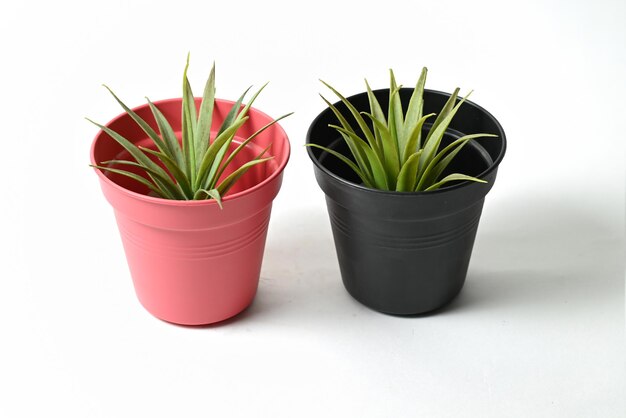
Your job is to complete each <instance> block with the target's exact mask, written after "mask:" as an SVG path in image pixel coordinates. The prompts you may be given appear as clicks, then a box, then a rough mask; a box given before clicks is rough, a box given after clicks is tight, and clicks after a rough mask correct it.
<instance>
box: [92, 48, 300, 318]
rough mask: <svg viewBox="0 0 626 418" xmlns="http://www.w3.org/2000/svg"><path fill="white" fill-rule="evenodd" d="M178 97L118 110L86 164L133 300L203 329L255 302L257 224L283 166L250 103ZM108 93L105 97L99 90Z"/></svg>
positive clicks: (208, 91) (263, 219) (209, 95)
mask: <svg viewBox="0 0 626 418" xmlns="http://www.w3.org/2000/svg"><path fill="white" fill-rule="evenodd" d="M188 66H189V59H187V66H186V67H185V72H184V75H183V97H182V98H179V99H169V100H161V101H156V102H154V103H153V102H151V101H150V100H148V103H147V104H145V105H143V106H139V107H136V108H134V109H130V108H129V107H127V106H126V105H125V104H124V103H122V101H121V100H119V99H118V98H117V96H115V94H113V92H111V94H113V97H115V99H116V100H117V101H118V102H119V104H120V105H121V106H122V108H123V109H124V111H125V113H122V114H121V115H119V116H117V117H116V118H115V119H113V120H112V121H110V122H109V123H107V124H106V125H100V124H97V123H95V122H93V121H91V122H92V123H94V124H96V125H97V126H98V127H99V128H100V131H99V132H98V134H97V135H96V137H95V139H94V141H93V144H92V147H91V163H92V166H93V167H94V168H95V169H96V173H97V174H98V177H99V179H100V185H101V187H102V191H103V193H104V195H105V197H106V199H107V200H108V201H109V203H110V204H111V205H112V206H113V209H114V212H115V218H116V220H117V224H118V227H119V231H120V235H121V237H122V243H123V245H124V250H125V252H126V258H127V261H128V266H129V268H130V272H131V276H132V278H133V284H134V286H135V291H136V293H137V297H138V298H139V301H140V302H141V303H142V305H143V306H144V307H145V308H146V309H147V310H148V311H149V312H150V313H152V314H153V315H154V316H156V317H158V318H160V319H163V320H165V321H168V322H173V323H177V324H185V325H202V324H210V323H214V322H218V321H222V320H225V319H227V318H230V317H232V316H234V315H236V314H238V313H239V312H241V311H242V310H244V309H245V308H246V307H247V306H248V305H249V304H250V303H251V302H252V300H253V298H254V295H255V294H256V290H257V286H258V281H259V275H260V270H261V262H262V258H263V250H264V247H265V238H266V235H267V226H268V222H269V218H270V212H271V208H272V201H273V199H274V197H276V195H277V193H278V191H279V189H280V186H281V181H282V174H283V169H284V168H285V166H286V164H287V161H288V159H289V150H290V148H289V141H288V138H287V135H286V134H285V131H284V130H283V129H282V128H281V127H280V125H279V124H278V123H277V122H278V121H279V120H281V119H282V118H284V117H286V116H288V115H284V116H281V117H280V118H278V119H272V118H270V117H269V116H267V115H266V114H264V113H262V112H260V111H258V110H256V109H254V108H252V107H251V105H252V103H253V102H254V100H255V99H256V97H257V96H258V94H259V93H260V92H261V91H262V90H263V87H265V86H263V87H262V88H261V89H260V90H259V91H258V92H257V93H256V94H254V95H253V96H252V98H251V99H250V101H249V102H248V103H247V104H246V105H243V104H242V102H243V100H244V97H245V95H246V93H247V92H248V90H249V89H248V90H246V92H244V94H243V95H242V96H241V97H240V98H239V99H238V100H237V101H236V102H231V101H228V100H221V99H216V98H215V66H213V68H212V70H211V73H210V75H209V79H208V81H207V83H206V86H205V88H204V94H203V97H202V98H194V96H193V93H192V91H191V87H190V84H189V81H188V79H187V68H188ZM109 91H110V90H109Z"/></svg>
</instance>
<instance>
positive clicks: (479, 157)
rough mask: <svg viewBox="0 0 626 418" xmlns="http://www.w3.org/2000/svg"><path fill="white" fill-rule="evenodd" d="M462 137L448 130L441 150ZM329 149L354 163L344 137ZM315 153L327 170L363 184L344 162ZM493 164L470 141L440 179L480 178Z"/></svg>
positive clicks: (474, 142) (333, 143) (426, 128)
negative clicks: (459, 176) (451, 177)
mask: <svg viewBox="0 0 626 418" xmlns="http://www.w3.org/2000/svg"><path fill="white" fill-rule="evenodd" d="M429 129H430V126H428V125H426V126H425V127H424V129H423V131H422V135H423V136H425V135H427V134H428V131H429ZM462 136H463V133H461V132H459V131H457V130H455V129H451V128H448V130H447V131H446V132H445V134H444V137H443V139H442V141H441V146H440V149H442V148H444V147H445V146H447V145H448V144H450V143H451V142H453V141H455V140H456V139H458V138H460V137H462ZM328 147H329V148H331V149H332V150H334V151H337V152H339V153H341V154H343V155H345V156H346V157H348V158H350V160H352V161H354V157H352V153H351V152H350V149H349V148H348V146H347V145H346V141H344V139H343V138H342V137H340V136H339V137H337V138H336V139H335V140H334V141H332V142H331V143H330V144H329V146H328ZM315 151H316V152H319V156H318V159H319V162H320V163H321V164H322V165H323V166H324V167H325V168H326V169H328V170H329V171H331V172H332V173H334V174H336V175H338V176H339V177H341V178H343V179H344V180H347V181H349V182H351V183H355V184H362V182H361V179H360V178H359V176H358V175H357V174H356V173H355V172H354V171H353V170H352V169H351V168H350V167H348V165H347V164H345V163H344V162H343V161H340V160H339V159H338V158H337V157H334V156H333V155H330V154H329V153H327V152H326V151H323V150H321V149H316V150H315ZM492 164H493V160H492V158H491V155H490V154H489V152H488V151H487V150H486V149H485V148H484V147H483V146H482V145H481V144H480V143H478V142H477V141H470V142H469V143H468V144H467V145H465V146H464V147H463V149H462V150H461V152H459V153H458V155H457V156H456V157H455V158H454V159H453V160H452V162H451V163H450V165H449V166H448V167H447V168H446V170H444V172H443V173H442V175H441V177H440V178H443V177H445V176H447V175H448V174H451V173H462V174H467V175H470V176H478V175H480V174H481V173H483V172H484V171H485V170H487V169H488V168H489V167H490V166H491V165H492ZM458 183H459V182H450V183H448V184H446V187H451V186H454V185H455V184H458ZM443 188H444V187H442V189H443Z"/></svg>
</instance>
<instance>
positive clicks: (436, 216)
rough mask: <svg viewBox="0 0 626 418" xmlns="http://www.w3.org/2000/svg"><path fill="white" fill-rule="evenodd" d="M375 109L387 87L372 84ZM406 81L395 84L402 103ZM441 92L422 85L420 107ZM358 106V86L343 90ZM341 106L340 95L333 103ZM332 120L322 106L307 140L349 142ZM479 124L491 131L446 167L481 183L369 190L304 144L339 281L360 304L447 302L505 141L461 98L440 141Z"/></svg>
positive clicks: (439, 99)
mask: <svg viewBox="0 0 626 418" xmlns="http://www.w3.org/2000/svg"><path fill="white" fill-rule="evenodd" d="M375 93H376V95H377V98H378V99H379V101H380V102H381V105H382V107H383V109H385V108H386V107H387V103H388V100H389V91H388V90H377V91H376V92H375ZM411 93H412V89H402V91H401V98H402V102H403V107H404V108H406V106H407V105H408V100H409V98H410V95H411ZM448 97H449V95H448V94H446V93H441V92H437V91H432V90H426V91H425V93H424V100H425V109H424V113H425V114H426V113H430V112H435V113H436V112H439V110H440V109H441V108H442V107H443V104H444V103H445V101H446V100H447V99H448ZM348 99H349V100H350V102H351V103H352V104H353V105H354V106H355V107H356V108H357V109H358V110H359V111H369V102H368V99H367V95H366V94H365V93H361V94H357V95H355V96H352V97H349V98H348ZM335 105H336V106H337V107H338V108H339V109H340V110H342V111H345V107H344V106H343V105H342V104H341V103H337V104H335ZM336 123H337V121H336V119H335V117H334V115H333V114H332V113H331V111H330V109H326V110H324V111H323V112H322V113H321V114H320V115H319V116H318V117H317V118H316V119H315V121H314V122H313V123H312V125H311V127H310V129H309V131H308V133H307V142H308V143H316V144H320V145H324V146H327V147H331V148H334V149H335V150H337V151H340V152H342V153H343V154H344V155H347V156H349V155H350V153H349V150H348V149H347V146H345V143H344V141H343V140H342V139H340V138H338V134H337V133H336V131H335V130H334V129H332V128H329V127H328V124H336ZM478 132H487V133H494V134H497V135H498V136H499V137H498V138H489V139H485V140H479V141H477V142H476V143H475V144H471V143H470V144H468V145H469V146H466V147H465V149H464V150H463V151H462V152H461V153H459V155H458V156H457V158H456V161H455V162H454V163H453V164H452V165H451V167H449V171H460V172H463V173H465V174H470V175H475V176H478V177H480V178H482V179H484V180H487V181H488V183H487V184H479V183H474V182H462V183H458V184H455V185H452V186H450V187H446V188H442V189H440V190H437V191H433V192H416V193H400V192H388V191H380V190H373V189H368V188H366V187H364V186H363V185H361V184H359V179H358V177H356V175H355V174H354V173H353V172H352V171H351V170H350V168H348V167H347V166H346V165H345V164H344V163H343V162H340V161H339V160H338V159H337V158H335V157H333V156H330V155H328V154H327V153H326V152H324V151H322V150H319V149H315V148H308V153H309V156H310V157H311V159H312V160H313V163H314V170H315V176H316V178H317V181H318V184H319V185H320V187H321V188H322V190H323V191H324V193H325V194H326V202H327V206H328V212H329V216H330V221H331V227H332V231H333V237H334V240H335V247H336V250H337V257H338V260H339V267H340V270H341V276H342V279H343V283H344V285H345V287H346V289H347V290H348V292H349V293H350V294H351V295H352V296H353V297H354V298H355V299H357V300H358V301H360V302H361V303H363V304H364V305H366V306H369V307H371V308H373V309H376V310H378V311H381V312H385V313H390V314H398V315H411V314H421V313H425V312H429V311H433V310H435V309H438V308H440V307H442V306H444V305H445V304H447V303H448V302H450V301H451V300H452V299H453V298H454V297H455V296H456V295H457V294H458V293H459V291H460V290H461V288H462V287H463V284H464V282H465V276H466V274H467V268H468V265H469V261H470V257H471V253H472V248H473V245H474V238H475V236H476V231H477V228H478V223H479V220H480V216H481V212H482V207H483V202H484V198H485V196H486V194H487V193H488V192H489V190H490V189H491V187H493V184H494V182H495V179H496V174H497V167H498V165H499V164H500V162H501V161H502V158H503V156H504V153H505V149H506V138H505V134H504V131H503V129H502V127H501V126H500V124H499V123H498V122H497V121H496V119H495V118H493V116H491V115H490V114H489V113H488V112H487V111H485V110H484V109H482V108H481V107H479V106H477V105H476V104H474V103H472V102H467V103H466V104H464V105H463V106H461V108H460V110H459V112H458V113H457V115H456V116H455V118H454V121H453V123H452V125H451V129H450V133H449V134H447V135H446V136H445V138H444V145H445V144H447V143H449V142H451V141H452V140H454V139H455V138H456V137H458V136H460V135H462V134H463V133H478Z"/></svg>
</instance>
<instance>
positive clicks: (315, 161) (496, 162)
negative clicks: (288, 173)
mask: <svg viewBox="0 0 626 418" xmlns="http://www.w3.org/2000/svg"><path fill="white" fill-rule="evenodd" d="M402 90H415V89H414V88H412V87H403V88H402ZM379 91H389V89H388V88H384V89H376V90H374V93H376V92H379ZM424 92H425V93H426V92H428V93H433V94H439V95H443V96H446V97H450V93H446V92H443V91H439V90H431V89H424ZM364 94H367V92H360V93H357V94H353V95H351V96H349V97H347V100H348V101H350V99H352V98H355V97H357V96H360V95H364ZM339 103H342V102H341V100H339V101H337V102H335V103H333V105H334V106H337V105H338V104H339ZM463 105H464V106H465V105H470V106H473V107H475V108H477V109H478V110H479V111H481V112H482V113H484V114H485V116H486V117H488V118H489V119H491V120H492V121H493V123H494V124H495V125H496V127H497V128H498V130H499V131H500V132H501V133H502V135H501V136H500V135H498V138H494V139H500V140H501V141H502V150H501V151H500V154H499V155H498V157H497V158H495V159H494V160H493V163H492V164H491V165H490V166H489V167H488V168H487V169H486V170H484V171H483V172H482V173H480V174H479V175H477V176H476V177H478V178H484V177H486V176H487V175H488V174H490V173H491V172H492V171H494V170H496V169H497V168H498V166H499V165H500V162H501V161H502V159H503V158H504V154H505V153H506V134H505V132H504V129H503V128H502V125H500V122H498V120H497V119H496V118H495V117H494V116H493V115H492V114H491V113H489V112H488V111H487V110H486V109H485V108H483V107H482V106H480V105H478V104H476V103H474V102H472V101H470V100H466V101H465V102H464V103H463ZM326 112H330V108H329V107H326V108H325V109H324V110H322V111H321V112H320V113H319V114H318V115H317V116H316V117H315V119H313V122H311V125H310V126H309V129H308V131H307V133H306V143H307V144H311V143H314V142H312V141H311V132H312V130H313V127H314V126H315V125H317V124H319V119H321V118H322V116H324V114H325V113H326ZM306 148H307V153H308V155H309V158H310V159H311V161H313V164H315V166H316V167H317V168H318V169H319V170H321V171H322V172H323V173H324V174H326V175H327V176H329V177H331V178H333V179H334V180H335V181H338V182H340V183H342V184H343V185H345V186H347V187H350V188H352V189H355V190H360V191H363V192H370V193H378V194H387V195H393V196H405V197H414V196H419V195H434V194H443V193H448V192H453V191H454V190H457V189H460V188H462V187H468V186H471V185H472V184H473V182H470V181H463V182H461V183H459V184H455V185H453V186H446V187H442V188H440V189H437V190H430V191H418V192H398V191H395V190H380V189H373V188H369V187H366V186H363V185H361V184H357V183H353V182H351V181H348V180H346V179H344V178H343V177H341V176H339V175H337V174H335V173H333V172H332V171H330V170H329V169H327V168H326V167H324V166H323V165H322V164H321V163H320V161H319V160H318V159H317V158H316V157H315V155H313V147H306Z"/></svg>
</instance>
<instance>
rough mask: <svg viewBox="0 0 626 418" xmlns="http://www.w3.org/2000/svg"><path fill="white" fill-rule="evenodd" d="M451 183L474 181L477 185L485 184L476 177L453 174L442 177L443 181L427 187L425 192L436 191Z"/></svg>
mask: <svg viewBox="0 0 626 418" xmlns="http://www.w3.org/2000/svg"><path fill="white" fill-rule="evenodd" d="M451 181H475V182H477V183H487V182H486V181H485V180H482V179H479V178H476V177H472V176H467V175H465V174H459V173H454V174H450V175H448V176H446V177H444V179H443V180H441V181H438V182H437V183H435V184H433V185H432V186H430V187H428V188H427V189H426V191H431V190H437V189H439V188H440V187H441V186H443V185H444V184H446V183H449V182H451Z"/></svg>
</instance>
